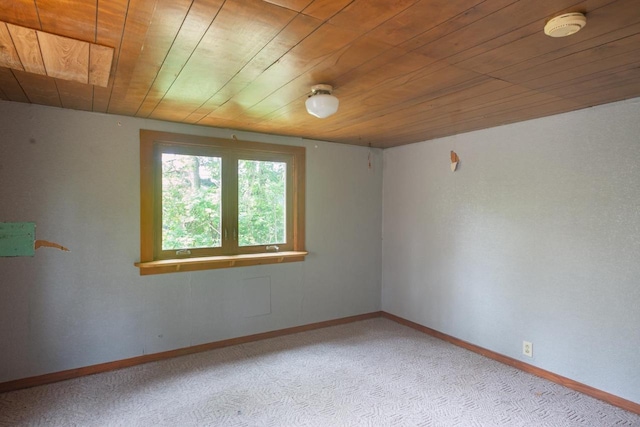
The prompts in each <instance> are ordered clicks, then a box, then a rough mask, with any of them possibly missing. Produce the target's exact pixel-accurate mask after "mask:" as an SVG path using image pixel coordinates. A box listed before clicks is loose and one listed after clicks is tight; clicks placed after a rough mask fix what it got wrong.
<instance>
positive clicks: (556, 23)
mask: <svg viewBox="0 0 640 427" xmlns="http://www.w3.org/2000/svg"><path fill="white" fill-rule="evenodd" d="M585 25H587V18H586V16H584V15H583V14H582V13H579V12H573V13H565V14H564V15H560V16H556V17H555V18H553V19H552V20H550V21H549V22H547V25H545V26H544V33H545V34H546V35H548V36H550V37H567V36H570V35H571V34H575V33H577V32H578V31H580V30H581V29H582V27H584V26H585Z"/></svg>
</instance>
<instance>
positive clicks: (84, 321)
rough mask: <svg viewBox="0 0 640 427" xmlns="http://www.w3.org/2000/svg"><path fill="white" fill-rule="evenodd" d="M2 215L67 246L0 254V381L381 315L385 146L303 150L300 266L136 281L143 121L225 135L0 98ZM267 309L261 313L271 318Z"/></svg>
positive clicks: (311, 144) (320, 145)
mask: <svg viewBox="0 0 640 427" xmlns="http://www.w3.org/2000/svg"><path fill="white" fill-rule="evenodd" d="M0 128H1V132H0V183H2V185H1V186H0V221H3V222H14V221H15V222H18V221H19V222H24V221H34V222H35V223H36V225H37V229H36V235H37V238H38V239H46V240H50V241H54V242H58V243H60V244H62V245H64V246H67V247H69V248H70V249H71V252H61V251H58V250H55V249H39V250H38V251H37V252H36V256H35V257H33V258H0V382H2V381H7V380H11V379H16V378H23V377H27V376H32V375H38V374H43V373H47V372H54V371H60V370H64V369H69V368H74V367H79V366H86V365H91V364H95V363H101V362H107V361H112V360H118V359H123V358H127V357H133V356H138V355H141V354H147V353H155V352H159V351H164V350H170V349H175V348H179V347H186V346H190V345H196V344H201V343H206V342H211V341H217V340H221V339H225V338H230V337H236V336H242V335H248V334H253V333H258V332H263V331H268V330H275V329H281V328H285V327H290V326H295V325H301V324H307V323H312V322H317V321H322V320H328V319H333V318H339V317H345V316H350V315H355V314H361V313H366V312H371V311H376V310H379V309H380V265H381V242H380V238H381V206H382V201H381V185H382V167H381V153H380V151H378V150H373V151H372V153H373V161H374V165H373V166H374V167H373V169H371V170H370V169H369V168H368V162H367V157H368V155H369V150H368V149H364V148H360V147H352V146H344V145H337V144H331V143H325V142H315V141H303V140H301V139H297V138H283V137H275V136H267V135H256V134H253V135H252V134H247V133H242V132H235V133H236V134H237V136H238V138H239V139H247V140H249V139H250V140H256V141H262V142H274V143H281V144H293V145H304V146H306V147H307V199H306V203H307V218H306V225H307V226H306V241H307V250H308V251H309V252H310V255H309V256H308V257H307V260H306V261H304V262H299V263H290V264H284V265H267V266H254V267H244V268H232V269H223V270H211V271H202V272H194V273H177V274H166V275H158V276H145V277H140V276H139V274H138V269H137V268H135V267H134V266H133V263H134V261H136V260H138V259H139V250H140V249H139V246H140V243H139V228H140V226H139V223H140V217H139V215H140V214H139V212H140V211H139V197H140V195H139V129H140V128H145V129H156V130H166V131H172V132H181V133H191V134H199V135H211V136H219V137H225V138H230V137H231V132H230V131H224V130H216V129H208V128H202V127H197V126H188V125H177V124H171V123H163V122H157V121H151V120H141V119H134V118H127V117H119V116H107V115H101V114H90V113H85V112H77V111H71V110H61V109H56V108H47V107H40V106H34V105H25V104H17V103H9V102H0ZM269 311H270V314H264V313H266V312H269Z"/></svg>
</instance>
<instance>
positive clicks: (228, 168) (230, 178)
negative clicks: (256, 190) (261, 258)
mask: <svg viewBox="0 0 640 427" xmlns="http://www.w3.org/2000/svg"><path fill="white" fill-rule="evenodd" d="M222 171H223V177H224V178H223V181H222V194H223V196H222V197H223V205H222V218H223V227H224V231H225V235H224V241H223V244H222V248H223V251H224V253H225V254H236V253H238V156H237V155H236V154H232V153H229V154H227V155H225V156H224V160H223V163H222Z"/></svg>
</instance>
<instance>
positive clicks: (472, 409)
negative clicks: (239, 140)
mask: <svg viewBox="0 0 640 427" xmlns="http://www.w3.org/2000/svg"><path fill="white" fill-rule="evenodd" d="M0 425H2V426H8V425H10V426H19V425H35V426H38V425H46V426H323V427H325V426H446V427H448V426H465V427H466V426H510V427H512V426H550V427H562V426H589V427H592V426H593V427H595V426H640V416H638V415H635V414H633V413H630V412H627V411H624V410H622V409H619V408H616V407H613V406H610V405H608V404H606V403H603V402H601V401H598V400H596V399H593V398H590V397H588V396H585V395H582V394H580V393H578V392H575V391H572V390H569V389H567V388H564V387H561V386H559V385H556V384H553V383H550V382H548V381H545V380H542V379H540V378H537V377H535V376H532V375H529V374H526V373H524V372H521V371H519V370H516V369H514V368H511V367H508V366H505V365H502V364H500V363H498V362H494V361H492V360H489V359H486V358H484V357H482V356H479V355H477V354H475V353H471V352H468V351H466V350H463V349H460V348H458V347H455V346H453V345H450V344H448V343H445V342H443V341H440V340H437V339H435V338H431V337H429V336H427V335H424V334H422V333H420V332H417V331H414V330H412V329H410V328H407V327H405V326H401V325H398V324H396V323H394V322H392V321H390V320H386V319H372V320H367V321H362V322H357V323H352V324H348V325H343V326H336V327H332V328H326V329H320V330H316V331H311V332H306V333H302V334H295V335H289V336H285V337H280V338H274V339H269V340H265V341H260V342H254V343H250V344H244V345H239V346H234V347H228V348H224V349H220V350H214V351H209V352H206V353H200V354H194V355H190V356H184V357H180V358H175V359H170V360H167V361H162V362H156V363H151V364H147V365H141V366H136V367H133V368H128V369H123V370H119V371H114V372H107V373H104V374H98V375H94V376H90V377H84V378H78V379H75V380H70V381H66V382H61V383H56V384H51V385H46V386H41V387H36V388H32V389H27V390H20V391H16V392H11V393H5V394H0Z"/></svg>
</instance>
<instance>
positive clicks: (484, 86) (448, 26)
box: [0, 0, 640, 147]
mask: <svg viewBox="0 0 640 427" xmlns="http://www.w3.org/2000/svg"><path fill="white" fill-rule="evenodd" d="M574 11H579V12H583V13H585V14H586V15H587V19H588V23H587V26H586V27H585V28H584V29H583V30H582V31H580V32H579V33H577V34H575V35H573V36H571V37H568V38H562V39H558V38H551V37H547V36H545V35H544V33H543V31H542V29H543V26H544V24H545V22H546V21H548V20H549V19H550V18H552V17H553V16H555V15H558V14H559V13H562V12H574ZM0 21H4V22H8V23H12V24H16V25H21V26H24V27H28V28H31V29H35V30H41V31H45V32H48V33H53V34H57V35H60V36H64V37H69V38H73V39H76V40H82V41H86V42H91V43H96V44H99V45H103V46H108V47H113V48H114V49H115V52H114V57H113V63H112V66H111V75H110V78H109V82H108V85H107V86H106V87H99V86H93V85H90V84H83V83H77V82H73V81H68V80H61V79H56V78H53V77H47V76H43V75H38V74H33V73H29V72H26V71H18V70H13V69H9V68H0V98H2V99H5V100H9V101H16V102H27V103H35V104H43V105H50V106H56V107H64V108H72V109H78V110H87V111H96V112H103V113H112V114H124V115H128V116H137V117H148V118H153V119H161V120H169V121H175V122H183V123H194V124H199V125H205V126H216V127H224V128H231V129H239V130H250V131H256V132H264V133H271V134H279V135H294V136H302V137H306V138H313V139H320V140H327V141H335V142H341V143H347V144H359V145H368V144H371V145H372V146H374V147H392V146H396V145H402V144H407V143H412V142H417V141H424V140H428V139H432V138H436V137H441V136H446V135H452V134H457V133H461V132H466V131H470V130H475V129H483V128H487V127H491V126H496V125H501V124H505V123H512V122H517V121H522V120H527V119H531V118H535V117H542V116H548V115H552V114H557V113H561V112H566V111H572V110H576V109H580V108H585V107H589V106H593V105H598V104H603V103H607V102H613V101H617V100H621V99H626V98H631V97H636V96H640V0H583V1H579V0H535V1H531V0H520V1H517V0H394V1H391V0H269V1H262V0H94V1H73V0H11V1H3V2H1V4H0ZM0 48H2V46H0ZM317 83H327V84H331V85H333V86H334V87H335V91H334V94H335V95H336V96H337V97H338V98H339V99H340V109H339V111H338V113H337V114H335V115H334V116H331V117H329V118H327V119H317V118H315V117H312V116H310V115H308V114H307V113H306V111H305V108H304V101H305V100H306V98H307V95H308V93H309V91H310V87H311V86H312V85H313V84H317Z"/></svg>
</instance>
